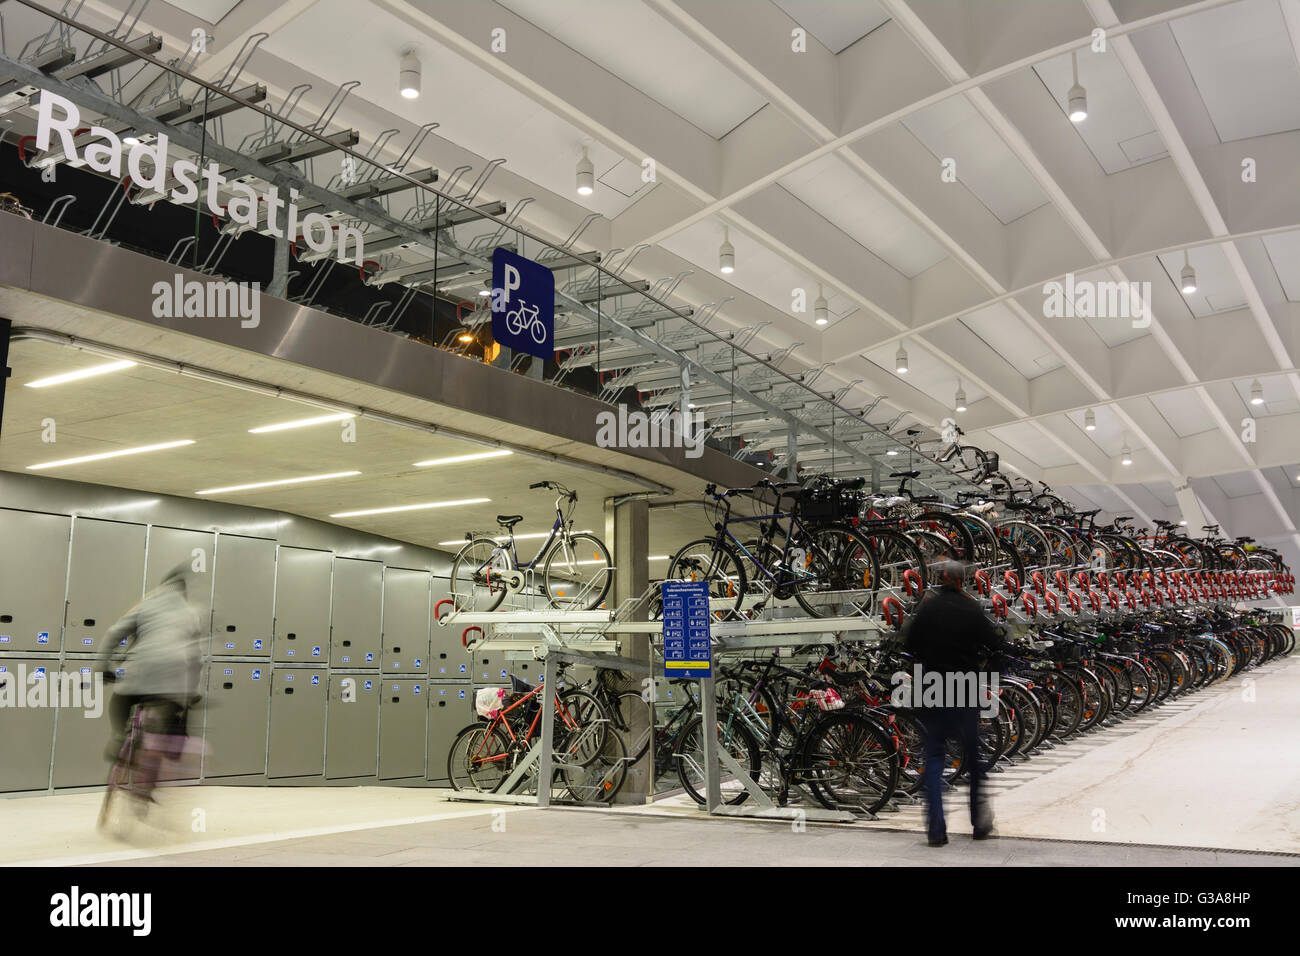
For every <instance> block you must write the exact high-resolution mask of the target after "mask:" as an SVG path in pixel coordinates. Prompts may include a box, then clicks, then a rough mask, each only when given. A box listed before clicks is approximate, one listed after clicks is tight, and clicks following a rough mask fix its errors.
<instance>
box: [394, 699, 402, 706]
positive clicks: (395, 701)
mask: <svg viewBox="0 0 1300 956" xmlns="http://www.w3.org/2000/svg"><path fill="white" fill-rule="evenodd" d="M401 702H402V698H400V697H394V698H393V703H394V704H400V703H401Z"/></svg>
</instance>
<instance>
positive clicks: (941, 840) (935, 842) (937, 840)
mask: <svg viewBox="0 0 1300 956" xmlns="http://www.w3.org/2000/svg"><path fill="white" fill-rule="evenodd" d="M929 843H930V846H947V845H948V838H947V837H946V836H941V837H930V840H929Z"/></svg>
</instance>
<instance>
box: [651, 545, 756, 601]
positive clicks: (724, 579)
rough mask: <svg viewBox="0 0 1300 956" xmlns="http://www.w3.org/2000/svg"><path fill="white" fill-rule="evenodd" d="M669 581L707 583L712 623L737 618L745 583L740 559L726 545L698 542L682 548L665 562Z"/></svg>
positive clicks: (743, 596)
mask: <svg viewBox="0 0 1300 956" xmlns="http://www.w3.org/2000/svg"><path fill="white" fill-rule="evenodd" d="M664 579H665V580H668V581H707V582H708V583H709V606H710V607H711V608H712V609H713V619H714V620H715V621H729V620H733V619H735V618H736V617H738V616H739V615H740V605H741V602H743V601H744V600H745V590H746V588H747V587H748V583H747V581H746V579H745V568H744V565H742V564H741V561H740V556H739V555H738V554H736V551H735V549H734V548H732V547H731V545H728V544H720V543H719V542H718V541H717V540H716V539H714V538H700V539H699V540H698V541H692V542H691V543H690V544H688V545H686V546H684V547H683V548H681V549H680V550H679V551H678V552H677V553H676V554H675V555H673V559H672V561H670V562H668V573H667V574H665V575H664Z"/></svg>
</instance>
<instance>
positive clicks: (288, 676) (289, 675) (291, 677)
mask: <svg viewBox="0 0 1300 956" xmlns="http://www.w3.org/2000/svg"><path fill="white" fill-rule="evenodd" d="M284 679H285V680H293V675H292V674H285V675H284Z"/></svg>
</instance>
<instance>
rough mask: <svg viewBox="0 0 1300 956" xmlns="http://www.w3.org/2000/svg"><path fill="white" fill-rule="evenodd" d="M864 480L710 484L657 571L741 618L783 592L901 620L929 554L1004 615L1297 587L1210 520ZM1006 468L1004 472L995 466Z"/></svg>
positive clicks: (827, 613) (1096, 611) (1062, 616)
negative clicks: (1144, 517) (695, 523)
mask: <svg viewBox="0 0 1300 956" xmlns="http://www.w3.org/2000/svg"><path fill="white" fill-rule="evenodd" d="M916 477H917V472H914V471H905V472H895V473H893V474H892V475H891V478H897V479H899V485H898V489H897V492H896V493H895V494H893V495H889V496H882V495H872V494H868V493H866V492H865V491H864V490H863V486H864V484H865V482H864V480H863V479H862V478H853V479H836V478H831V477H829V476H817V477H814V478H811V479H807V480H803V481H798V482H793V481H776V480H772V479H763V480H761V481H759V482H757V483H756V484H755V485H753V486H750V487H746V488H731V489H726V490H722V489H719V488H718V487H717V486H715V485H709V486H708V487H707V488H706V489H705V503H706V505H707V506H708V507H709V508H710V509H711V513H710V519H711V523H712V525H713V533H712V534H710V535H708V536H706V537H702V538H699V539H698V540H695V541H691V542H689V543H688V544H686V545H685V546H683V547H682V548H681V549H679V550H678V552H677V553H676V554H675V555H674V556H673V557H672V559H671V561H670V563H669V566H668V570H667V573H666V577H667V578H668V579H676V580H694V581H700V580H703V581H707V582H709V590H710V597H711V606H712V608H713V613H714V617H715V619H717V620H735V619H745V618H748V617H753V616H756V615H758V614H761V613H762V612H763V611H764V610H766V609H769V608H771V607H773V606H778V605H780V604H782V603H789V602H791V601H793V602H795V603H797V604H798V605H799V607H800V608H802V609H803V611H804V612H805V613H807V614H809V615H811V616H814V617H842V616H851V615H862V614H866V615H874V614H883V615H884V616H885V617H886V618H887V619H889V620H891V621H894V622H895V623H899V622H901V621H902V618H903V615H904V614H905V612H906V611H907V610H908V609H910V608H911V607H912V606H914V605H915V603H916V602H917V601H919V600H920V599H921V598H922V597H923V596H924V594H925V589H926V587H927V585H928V583H929V576H930V575H929V568H930V567H931V566H932V565H933V564H934V563H935V562H936V561H938V560H944V559H955V560H958V561H962V562H964V563H966V564H967V565H968V566H969V567H970V568H971V569H972V574H973V583H974V585H975V587H976V588H977V590H978V592H979V596H980V598H981V599H982V600H983V601H984V602H985V603H986V605H987V606H988V608H989V610H990V611H991V612H992V613H994V614H995V615H996V616H998V617H1000V618H1002V619H1017V620H1066V619H1070V618H1074V619H1083V618H1092V617H1095V616H1098V615H1109V614H1112V613H1124V612H1127V611H1133V610H1136V609H1138V608H1139V607H1141V608H1144V609H1152V608H1154V609H1159V608H1162V607H1164V606H1166V605H1173V606H1188V605H1199V604H1210V603H1216V602H1226V601H1235V600H1258V599H1261V598H1265V597H1268V596H1270V595H1272V594H1289V593H1292V592H1293V591H1294V585H1295V577H1294V575H1293V574H1292V573H1291V571H1290V568H1289V567H1288V566H1287V565H1286V563H1285V561H1284V560H1283V559H1282V556H1281V555H1280V554H1279V553H1278V552H1277V551H1274V550H1271V549H1268V548H1264V547H1261V546H1259V545H1257V544H1256V543H1255V542H1254V541H1253V539H1251V538H1246V537H1242V538H1237V539H1235V540H1225V539H1222V538H1220V537H1219V536H1218V531H1219V529H1218V527H1217V526H1207V527H1206V528H1204V529H1202V530H1203V531H1204V532H1205V536H1204V537H1203V538H1200V539H1194V538H1191V537H1190V536H1188V535H1186V534H1185V533H1182V529H1181V528H1180V527H1179V526H1178V525H1175V524H1173V523H1172V522H1166V521H1156V522H1155V527H1154V528H1153V529H1139V528H1136V527H1134V526H1133V525H1132V523H1131V522H1132V518H1131V517H1128V516H1118V517H1116V519H1115V520H1114V521H1113V522H1112V523H1110V524H1107V525H1098V524H1097V523H1096V518H1097V515H1098V514H1099V509H1094V510H1090V511H1076V510H1074V509H1073V508H1072V507H1071V506H1070V505H1068V504H1067V503H1066V502H1064V501H1063V500H1062V499H1061V498H1059V497H1058V496H1056V495H1054V494H1052V492H1051V489H1050V488H1048V487H1047V486H1045V485H1040V486H1034V485H1031V484H1030V483H1029V482H1027V481H1023V480H1018V481H1013V480H1003V481H995V482H993V483H992V484H991V485H990V489H989V492H988V494H987V495H983V494H977V493H970V494H965V495H963V496H961V497H960V498H959V500H958V501H957V502H956V503H953V502H945V501H942V500H940V499H939V498H938V497H936V496H924V495H916V494H913V493H912V492H911V490H910V488H909V485H910V482H911V481H912V480H913V479H914V478H916ZM999 477H1002V476H999Z"/></svg>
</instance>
